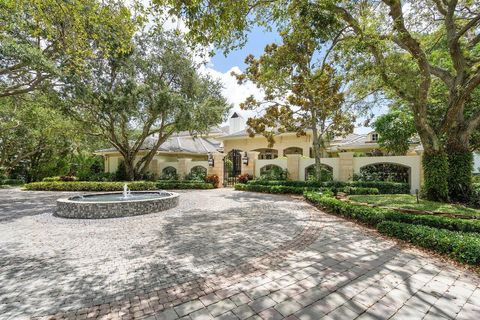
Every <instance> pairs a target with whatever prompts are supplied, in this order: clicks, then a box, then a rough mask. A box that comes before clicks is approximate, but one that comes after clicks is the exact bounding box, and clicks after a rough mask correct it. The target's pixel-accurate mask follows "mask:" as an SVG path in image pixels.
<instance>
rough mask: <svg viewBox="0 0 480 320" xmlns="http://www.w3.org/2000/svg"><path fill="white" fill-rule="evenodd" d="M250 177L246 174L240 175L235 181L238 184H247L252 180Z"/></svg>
mask: <svg viewBox="0 0 480 320" xmlns="http://www.w3.org/2000/svg"><path fill="white" fill-rule="evenodd" d="M252 179H253V178H252V176H251V175H249V174H248V173H244V174H241V175H239V176H238V177H237V181H238V182H239V183H247V182H248V181H250V180H252Z"/></svg>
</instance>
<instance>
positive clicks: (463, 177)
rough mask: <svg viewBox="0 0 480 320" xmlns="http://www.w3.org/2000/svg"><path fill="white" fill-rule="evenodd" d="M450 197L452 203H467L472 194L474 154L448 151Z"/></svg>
mask: <svg viewBox="0 0 480 320" xmlns="http://www.w3.org/2000/svg"><path fill="white" fill-rule="evenodd" d="M447 152H448V195H449V197H450V200H451V201H457V202H463V203H466V202H468V201H469V200H470V195H471V193H472V171H473V153H472V152H471V151H468V150H467V151H462V150H460V151H459V150H448V151H447Z"/></svg>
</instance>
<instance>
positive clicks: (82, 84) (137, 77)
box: [65, 29, 228, 180]
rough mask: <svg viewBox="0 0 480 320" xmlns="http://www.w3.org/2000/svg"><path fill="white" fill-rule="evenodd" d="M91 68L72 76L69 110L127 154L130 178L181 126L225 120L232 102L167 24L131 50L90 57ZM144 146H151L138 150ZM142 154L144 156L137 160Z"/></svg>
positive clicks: (143, 170) (202, 127)
mask: <svg viewBox="0 0 480 320" xmlns="http://www.w3.org/2000/svg"><path fill="white" fill-rule="evenodd" d="M87 64H88V68H89V73H88V74H86V75H84V76H82V77H77V78H76V79H73V80H71V82H72V86H71V88H70V90H69V91H66V92H65V96H66V97H67V98H68V97H74V98H73V101H70V102H69V103H68V104H67V108H66V110H67V111H70V110H72V108H71V107H70V104H73V106H74V108H73V110H74V111H75V113H74V114H73V116H74V117H75V118H76V119H77V120H78V121H80V122H82V123H83V124H84V128H85V129H86V131H87V132H89V133H91V134H93V135H97V136H98V137H101V138H103V139H105V140H106V141H108V142H109V143H110V144H111V145H113V146H114V147H115V148H116V149H117V150H118V151H119V152H120V153H121V154H122V156H123V158H124V165H125V170H126V178H127V179H128V180H133V179H135V178H140V177H142V176H144V175H145V174H147V171H148V167H149V164H150V162H151V160H152V159H153V157H154V156H155V154H156V153H157V151H158V149H159V148H160V146H161V145H162V144H163V143H164V142H165V141H166V140H167V139H168V138H169V137H170V136H171V135H172V134H173V133H174V132H176V131H180V130H190V131H191V132H193V133H199V132H205V131H208V130H209V129H210V128H211V126H212V125H215V124H218V123H219V122H221V121H222V118H223V116H224V114H225V112H226V111H227V109H228V105H227V103H226V102H225V99H224V98H223V96H222V95H221V86H220V85H219V83H217V82H215V81H212V80H211V79H210V78H208V77H206V76H202V75H200V74H198V73H197V71H196V70H197V65H196V64H195V63H194V62H192V56H191V53H190V51H189V50H188V49H187V47H186V46H185V44H184V43H183V42H182V40H181V39H180V38H179V37H178V36H177V35H175V34H173V33H167V32H163V31H162V30H158V29H156V30H151V31H148V32H147V31H144V32H142V33H141V34H138V35H137V36H136V37H135V38H134V40H133V43H132V50H131V51H130V52H128V53H125V54H119V55H117V56H114V57H104V56H103V55H100V56H95V57H94V58H92V59H89V60H88V61H87ZM141 150H147V151H146V152H145V153H144V154H143V155H142V156H139V154H140V151H141ZM137 157H140V158H139V159H138V161H137V160H136V158H137Z"/></svg>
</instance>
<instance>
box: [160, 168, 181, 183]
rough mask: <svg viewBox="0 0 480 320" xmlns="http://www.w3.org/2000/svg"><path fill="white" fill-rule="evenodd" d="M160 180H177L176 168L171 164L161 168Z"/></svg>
mask: <svg viewBox="0 0 480 320" xmlns="http://www.w3.org/2000/svg"><path fill="white" fill-rule="evenodd" d="M160 180H178V174H177V169H175V168H174V167H172V166H168V167H165V168H163V170H162V174H161V176H160Z"/></svg>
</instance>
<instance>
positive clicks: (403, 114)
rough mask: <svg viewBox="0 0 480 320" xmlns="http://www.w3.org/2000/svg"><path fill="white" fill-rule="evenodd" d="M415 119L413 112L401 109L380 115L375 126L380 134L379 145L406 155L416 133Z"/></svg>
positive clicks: (397, 153) (395, 152)
mask: <svg viewBox="0 0 480 320" xmlns="http://www.w3.org/2000/svg"><path fill="white" fill-rule="evenodd" d="M413 121H414V120H413V116H412V114H411V112H409V111H404V110H400V109H393V110H390V111H389V112H388V113H386V114H383V115H380V116H378V117H377V118H376V120H375V122H374V123H373V128H374V129H375V131H376V132H377V133H378V134H379V139H378V143H379V145H380V146H382V147H383V148H385V149H386V150H388V151H390V152H393V153H394V154H396V155H405V153H406V152H407V151H408V149H409V146H410V145H409V144H410V141H411V139H412V137H413V136H414V134H415V133H416V129H415V125H414V122H413Z"/></svg>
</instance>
